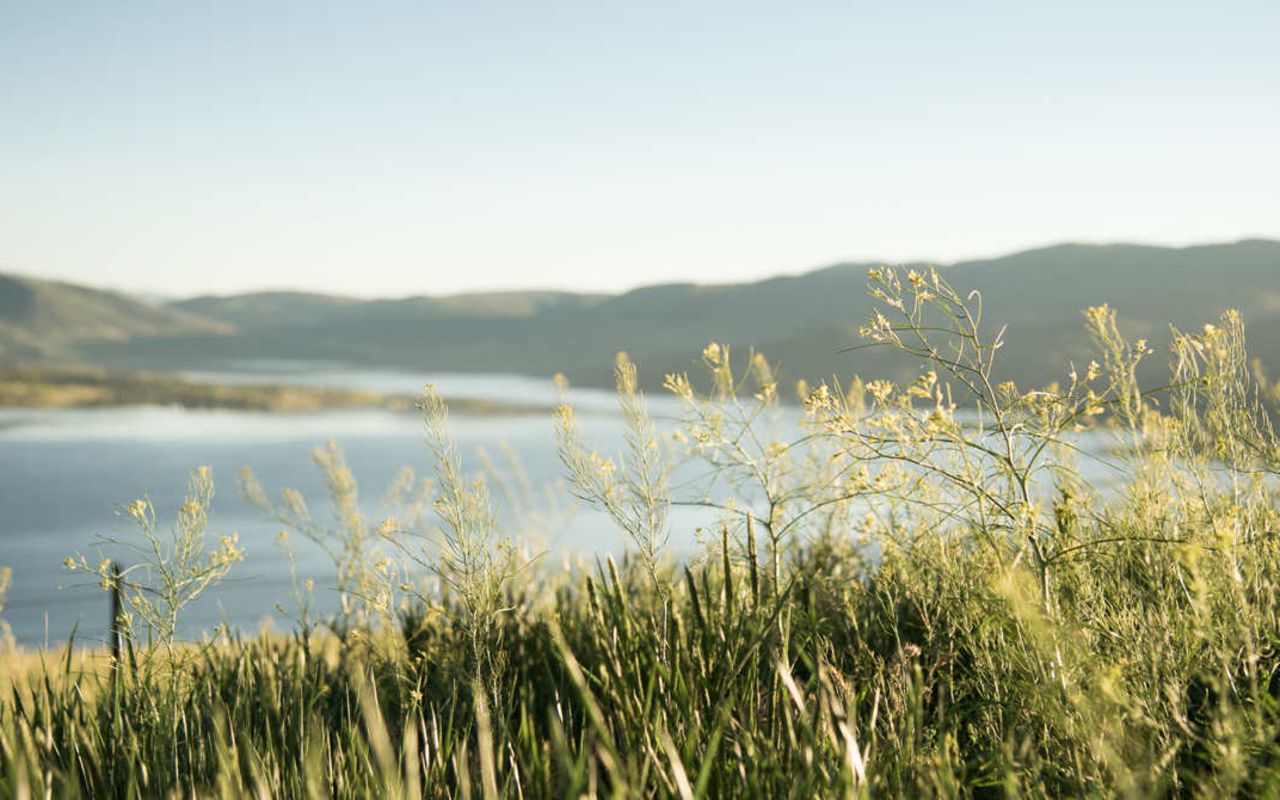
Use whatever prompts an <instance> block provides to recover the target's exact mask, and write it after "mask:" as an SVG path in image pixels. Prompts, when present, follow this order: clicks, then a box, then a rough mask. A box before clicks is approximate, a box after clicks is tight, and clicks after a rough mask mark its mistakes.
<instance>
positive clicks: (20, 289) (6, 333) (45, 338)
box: [0, 275, 232, 359]
mask: <svg viewBox="0 0 1280 800" xmlns="http://www.w3.org/2000/svg"><path fill="white" fill-rule="evenodd" d="M231 330H232V329H231V327H230V326H228V325H225V324H223V323H220V322H217V321H214V320H210V319H205V318H202V317H199V316H194V315H192V314H188V313H186V312H184V311H182V310H180V309H175V308H166V307H163V306H161V307H157V306H152V305H147V304H146V303H142V302H139V301H137V300H132V299H130V298H128V297H125V296H124V295H121V294H116V293H114V292H107V291H101V290H98V289H89V288H86V287H84V286H75V285H72V284H69V283H58V282H55V281H43V280H36V279H34V278H25V277H19V276H14V275H0V358H7V359H47V358H70V357H73V356H74V355H75V354H76V353H77V350H76V347H77V345H79V344H82V343H84V342H90V341H92V342H99V343H104V342H110V343H114V344H115V345H117V346H118V345H120V344H122V343H127V342H129V341H132V340H134V339H137V338H139V337H148V338H150V339H154V340H159V337H166V336H187V337H204V336H216V335H220V334H226V333H230V332H231Z"/></svg>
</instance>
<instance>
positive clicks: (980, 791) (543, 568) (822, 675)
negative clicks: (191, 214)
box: [0, 271, 1280, 798]
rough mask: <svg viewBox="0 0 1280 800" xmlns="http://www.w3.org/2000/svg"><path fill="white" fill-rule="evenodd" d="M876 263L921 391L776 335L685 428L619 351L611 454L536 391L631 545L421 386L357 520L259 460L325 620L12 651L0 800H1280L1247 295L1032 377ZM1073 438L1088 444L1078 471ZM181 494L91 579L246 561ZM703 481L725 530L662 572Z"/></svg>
mask: <svg viewBox="0 0 1280 800" xmlns="http://www.w3.org/2000/svg"><path fill="white" fill-rule="evenodd" d="M872 282H873V291H874V293H875V294H876V296H877V297H878V298H879V300H880V301H881V303H882V306H883V311H882V312H880V313H877V314H876V315H875V316H873V317H872V318H871V319H870V320H868V323H867V325H866V327H865V329H864V333H865V335H866V336H867V337H868V340H869V341H870V342H871V343H872V344H877V343H878V344H881V345H884V346H889V347H893V348H896V349H898V350H900V351H903V352H906V353H907V354H909V355H911V356H913V357H915V358H916V359H918V360H920V361H923V362H925V363H926V368H925V369H924V370H923V371H922V373H921V375H920V378H919V379H918V380H916V381H914V382H911V383H909V384H907V385H904V386H898V385H894V384H890V383H888V382H885V381H867V382H864V381H855V382H854V383H853V384H852V385H850V386H842V385H835V384H830V385H822V386H817V387H809V386H803V387H798V392H799V395H800V398H801V400H802V401H803V405H804V411H803V413H802V414H801V413H800V412H798V411H797V410H796V409H795V408H794V407H791V408H788V407H786V406H784V405H781V404H780V403H779V402H778V397H779V394H780V391H779V387H778V385H777V382H776V380H775V378H774V373H773V370H772V368H771V367H770V365H769V364H768V363H767V362H766V361H765V360H764V359H763V358H762V357H758V356H753V357H752V358H751V360H750V364H751V371H750V374H749V375H748V376H746V379H745V380H740V379H739V378H738V377H736V376H735V375H734V374H733V372H732V370H731V368H730V366H729V365H730V359H729V355H728V353H727V349H726V348H724V347H722V346H719V345H713V346H710V347H708V348H707V349H706V350H705V351H704V353H703V360H704V361H705V363H706V366H707V369H708V373H709V388H708V389H707V390H706V391H702V390H700V389H698V388H697V387H696V386H695V383H696V382H695V381H694V380H691V379H690V378H689V377H688V376H685V375H672V376H669V377H668V381H667V383H668V386H669V387H670V388H671V390H672V391H674V392H675V394H676V395H677V396H679V397H680V398H681V400H682V402H683V408H684V412H683V414H682V417H681V418H680V419H679V420H678V421H676V424H675V425H674V426H672V425H668V424H666V423H663V422H661V421H655V420H653V419H651V417H650V414H649V411H648V408H647V406H646V404H645V403H644V402H643V399H642V398H641V397H640V395H639V393H638V391H637V388H636V386H637V384H636V379H635V370H634V367H633V366H632V365H631V363H630V361H629V360H627V359H626V358H625V357H620V358H619V360H618V364H617V377H618V384H619V390H620V400H621V408H622V413H623V416H624V419H625V426H626V433H627V436H626V446H625V448H624V451H623V452H622V453H621V454H619V455H618V456H611V455H608V454H601V453H598V452H594V451H591V450H590V449H588V446H587V445H586V444H585V443H584V442H583V441H582V437H581V435H580V433H579V431H578V428H577V427H576V425H575V424H574V420H573V414H572V411H571V410H570V409H568V408H562V409H560V410H559V411H558V412H557V420H558V431H559V438H558V449H559V455H560V457H561V460H562V462H563V464H564V466H565V469H566V478H567V484H568V487H569V488H570V490H571V491H572V492H573V493H574V494H576V495H578V496H579V497H580V498H581V499H583V500H584V501H586V502H588V503H590V504H592V505H594V506H596V507H597V508H599V509H601V510H602V511H604V512H605V513H606V515H607V516H608V517H609V518H611V519H612V520H613V521H614V522H615V523H616V524H617V526H618V528H619V529H620V530H621V531H622V532H623V534H624V535H625V536H626V537H627V539H628V541H629V542H630V543H631V545H632V548H631V550H630V551H629V555H628V556H627V557H625V558H623V559H621V560H620V561H618V562H615V561H614V560H612V559H608V560H605V561H604V562H602V563H597V564H595V565H594V566H572V565H570V566H567V567H565V568H564V569H555V568H552V567H550V566H548V565H546V564H541V563H537V562H536V560H534V559H531V558H530V557H529V556H528V555H527V554H526V553H525V551H523V550H522V549H521V548H520V547H519V546H518V543H514V542H512V541H511V540H510V538H509V537H508V536H506V535H505V534H504V532H503V531H502V530H501V525H500V524H499V522H498V516H497V515H496V514H495V512H494V508H493V503H494V501H493V500H492V498H491V496H490V493H489V491H488V488H487V486H486V483H485V482H484V481H483V480H472V479H469V478H467V477H465V476H464V475H463V473H462V469H461V465H460V461H459V459H458V455H457V452H456V450H455V448H454V447H453V445H452V443H451V442H450V440H449V434H448V429H447V415H446V412H445V409H444V406H443V403H442V402H441V401H440V400H439V398H438V397H436V396H435V395H434V394H432V393H428V395H427V396H426V398H425V400H424V403H423V410H424V413H425V416H426V422H427V428H428V433H429V435H430V439H431V441H432V443H433V446H432V452H433V454H434V456H435V458H436V465H437V469H436V474H435V477H434V479H433V480H431V481H427V482H423V483H421V484H419V483H418V482H417V481H416V479H414V478H413V476H412V475H408V476H405V477H404V478H403V479H402V480H400V481H398V484H399V488H398V489H397V491H396V492H393V494H394V495H395V499H396V500H397V503H396V505H398V506H399V507H400V508H401V510H400V511H398V512H397V513H396V514H394V515H393V516H391V517H388V518H386V519H384V520H383V521H382V522H380V523H375V522H373V521H372V519H371V518H369V517H368V516H367V515H366V514H365V513H364V512H363V511H362V510H361V508H362V506H361V501H360V498H359V494H358V491H357V487H356V484H355V480H354V478H353V477H352V476H351V475H350V473H349V472H348V471H347V470H346V468H345V466H344V465H343V463H342V460H341V455H340V453H339V452H338V451H337V450H336V449H334V448H333V447H329V448H324V449H322V450H320V451H318V453H317V463H318V464H319V466H320V468H321V469H322V470H323V471H324V474H325V476H326V479H327V482H328V484H329V487H330V490H331V494H332V499H333V504H334V511H335V514H334V522H332V523H320V522H317V521H316V520H315V519H314V518H313V517H312V516H311V514H310V512H309V511H308V510H307V507H306V504H305V502H304V501H303V500H302V498H301V496H300V495H298V494H297V493H296V492H289V491H286V492H285V494H284V495H283V498H282V500H281V501H280V503H278V504H276V503H273V502H271V501H268V500H267V499H266V494H265V492H264V491H263V490H262V489H261V487H260V486H259V485H258V483H257V481H256V480H254V479H252V477H251V476H247V477H246V480H245V490H246V493H247V494H249V495H250V496H251V497H252V498H253V499H255V500H256V501H258V502H259V503H260V504H262V505H263V506H264V507H265V508H267V509H268V510H269V512H270V513H271V514H272V515H273V516H274V517H275V518H276V519H277V520H278V521H280V523H281V524H282V525H284V526H285V527H287V528H289V529H291V530H293V531H295V532H297V533H299V534H300V535H303V536H306V537H308V538H310V539H312V540H313V541H315V542H317V543H319V544H320V545H321V546H322V547H323V548H324V549H325V551H326V552H327V553H329V555H330V556H331V557H332V558H333V560H334V565H335V568H336V571H337V574H338V575H339V576H340V580H341V586H340V587H339V588H340V589H341V591H342V593H343V594H342V607H341V610H340V611H339V612H338V613H337V614H336V615H334V616H333V617H332V618H330V619H327V620H319V621H317V620H316V618H315V617H314V616H313V615H312V613H311V612H310V605H309V603H308V597H309V592H310V591H311V588H312V587H311V585H310V584H307V583H305V582H304V581H303V580H302V579H301V578H300V577H299V576H297V575H296V572H295V584H294V588H295V592H294V594H295V601H296V602H297V605H298V608H299V620H300V623H299V627H298V629H297V630H295V631H294V632H293V633H291V634H288V635H265V634H264V635H262V636H259V637H257V638H251V639H246V638H241V637H239V636H237V635H235V634H231V633H226V632H223V633H221V634H220V635H219V636H218V637H217V638H215V639H211V640H209V641H206V642H203V643H175V642H173V641H172V640H171V637H170V636H169V635H168V634H171V632H172V630H173V628H174V615H176V613H177V612H178V611H179V610H180V604H177V605H166V606H165V608H166V609H167V608H170V607H173V608H174V609H175V610H174V615H170V614H167V613H166V614H163V615H160V617H159V618H158V622H157V624H155V625H151V624H150V623H149V622H148V618H147V615H145V614H136V615H135V617H134V618H133V619H134V622H135V624H134V625H133V626H132V627H131V628H130V629H129V630H130V632H131V635H130V636H129V638H128V639H127V640H126V642H125V644H126V647H125V649H124V652H123V654H122V655H121V657H120V659H119V661H118V662H115V661H112V660H111V659H109V658H108V657H107V656H106V655H105V654H101V653H89V654H86V653H84V652H82V651H81V652H76V651H73V650H71V649H68V651H67V653H65V654H64V656H63V657H61V658H55V657H53V656H49V657H48V659H47V660H46V659H45V658H44V657H39V656H34V655H31V654H15V655H12V656H9V657H8V659H7V660H5V659H3V658H0V663H3V665H4V666H3V669H5V670H7V680H6V681H5V686H6V689H5V690H3V693H0V796H13V797H20V796H34V795H36V794H47V795H50V796H98V797H104V796H125V797H133V796H169V795H177V796H234V797H240V796H246V795H255V796H264V797H366V796H379V797H384V796H385V797H400V796H412V797H419V796H432V797H437V796H466V797H470V796H480V797H578V796H589V797H596V796H616V797H633V796H642V797H650V796H653V797H681V798H688V797H720V796H753V797H754V796H763V797H840V796H851V797H852V796H904V797H922V796H1012V797H1024V796H1029V797H1043V796H1064V795H1066V796H1081V795H1085V796H1101V797H1111V796H1118V797H1166V796H1203V797H1222V796H1255V795H1256V796H1274V795H1276V794H1277V793H1278V792H1280V744H1278V742H1280V739H1278V737H1280V680H1278V679H1277V669H1280V651H1278V649H1277V647H1278V646H1280V614H1278V611H1280V597H1278V596H1277V591H1278V589H1277V582H1276V577H1277V576H1278V575H1280V535H1277V534H1276V533H1275V531H1277V530H1280V528H1278V527H1277V525H1278V524H1280V520H1278V519H1277V516H1278V515H1277V506H1276V500H1277V494H1276V492H1277V482H1276V480H1275V476H1276V474H1277V470H1278V469H1280V447H1278V446H1277V439H1276V437H1275V435H1274V432H1273V431H1272V428H1271V422H1270V421H1271V419H1272V413H1271V411H1270V410H1269V406H1268V403H1269V402H1270V399H1269V398H1271V397H1272V396H1273V394H1274V392H1273V390H1272V387H1271V386H1270V385H1269V384H1268V383H1267V382H1266V380H1265V378H1263V377H1262V375H1261V373H1260V372H1259V371H1258V370H1256V369H1253V368H1251V366H1250V365H1249V363H1248V361H1247V359H1246V357H1245V351H1244V337H1243V323H1242V322H1241V321H1240V319H1239V317H1238V315H1234V314H1230V313H1228V314H1226V315H1224V316H1223V318H1222V319H1221V320H1219V322H1218V323H1217V324H1214V325H1209V326H1205V328H1203V329H1202V330H1200V331H1198V332H1196V333H1194V334H1188V333H1183V332H1180V331H1174V332H1173V334H1172V342H1171V347H1170V364H1171V372H1170V381H1169V383H1168V385H1167V386H1164V387H1161V389H1160V390H1159V391H1157V392H1149V391H1144V390H1143V389H1142V388H1140V387H1139V385H1138V383H1137V378H1136V375H1137V374H1138V365H1139V364H1140V362H1142V361H1143V360H1144V359H1146V358H1147V357H1148V356H1149V355H1150V354H1151V352H1152V348H1151V347H1149V346H1148V344H1147V343H1146V342H1141V341H1139V342H1129V341H1126V340H1125V339H1123V338H1122V337H1121V336H1120V334H1119V333H1118V328H1117V325H1116V321H1115V314H1114V313H1113V312H1112V311H1110V310H1109V309H1106V308H1105V307H1104V308H1098V309H1091V310H1090V311H1089V312H1088V313H1087V314H1086V324H1087V327H1088V329H1089V331H1090V333H1091V335H1092V336H1093V338H1094V341H1095V344H1096V348H1097V356H1096V359H1095V360H1094V361H1093V362H1091V363H1089V364H1083V365H1079V366H1078V367H1076V366H1069V367H1068V368H1067V369H1066V370H1065V371H1066V375H1065V376H1064V381H1063V382H1062V383H1061V384H1060V385H1055V386H1050V387H1046V388H1043V389H1036V390H1033V391H1026V390H1022V389H1019V388H1018V387H1016V386H1013V385H1012V384H1009V383H1006V382H1001V381H1000V380H998V369H997V367H998V359H997V355H998V352H999V350H1000V348H1001V344H1002V341H1001V336H1002V332H1001V333H997V334H996V335H995V336H988V335H987V328H986V324H985V323H984V322H983V320H982V314H981V306H980V301H979V300H978V299H976V298H969V297H963V296H961V295H959V294H957V293H956V292H955V291H953V290H952V289H951V288H950V287H948V286H947V285H946V284H945V282H943V281H941V280H940V279H939V278H938V276H937V275H934V274H922V273H916V272H910V273H896V272H892V271H876V272H874V273H873V274H872ZM798 417H799V418H798ZM1082 437H1097V438H1099V439H1102V440H1105V441H1107V442H1109V443H1110V446H1109V447H1108V448H1107V449H1106V455H1104V456H1102V457H1100V459H1099V460H1100V463H1098V464H1093V465H1089V464H1085V463H1084V459H1085V458H1086V456H1085V455H1084V451H1083V448H1082V447H1081V441H1082ZM1086 475H1095V476H1097V475H1104V476H1106V477H1105V479H1101V478H1096V477H1095V478H1094V479H1092V480H1090V479H1086ZM198 478H199V480H200V481H204V480H205V479H206V478H207V476H205V475H203V473H198ZM193 486H195V488H196V489H199V490H200V492H199V493H198V495H199V496H198V497H197V500H196V506H197V508H194V509H193V510H192V512H191V513H192V514H194V513H195V511H200V515H199V517H198V519H197V518H195V517H192V519H193V520H195V522H198V523H200V524H199V525H194V526H193V525H192V524H188V523H190V522H191V520H188V522H187V523H183V520H182V519H181V518H180V520H179V524H178V525H177V526H176V528H175V534H174V535H175V537H176V538H175V540H174V544H173V545H172V547H173V548H174V549H172V550H170V549H166V548H167V547H169V545H167V544H166V545H165V546H163V547H157V548H154V556H153V557H152V558H151V559H150V561H149V562H146V563H144V564H143V565H142V566H138V567H135V571H133V572H126V573H124V574H122V575H117V574H116V573H114V572H113V571H110V570H108V569H107V568H106V567H105V566H103V567H101V568H100V569H98V570H96V573H97V574H98V575H99V577H100V578H101V579H102V580H103V581H104V582H105V583H106V584H107V585H108V586H112V585H118V586H120V588H121V589H122V590H123V591H124V595H125V598H126V601H128V598H129V597H131V596H134V594H136V592H138V591H139V590H143V589H145V588H146V587H161V588H163V587H164V586H166V585H167V584H166V583H165V579H164V576H165V575H168V574H171V573H172V567H173V566H174V564H175V563H179V562H176V561H175V560H174V556H173V555H172V554H173V553H178V554H181V556H182V558H183V559H186V560H185V561H181V562H180V563H183V564H185V565H186V569H187V570H188V571H189V570H191V569H196V570H204V572H202V573H201V574H211V573H210V572H209V570H210V569H212V567H211V566H209V565H216V569H214V570H213V571H214V572H216V573H217V577H220V576H221V575H222V574H224V573H225V572H226V571H227V570H229V569H231V567H232V562H233V561H234V560H235V559H233V558H231V557H230V556H229V555H228V554H227V552H226V551H225V545H224V546H223V549H221V550H220V549H217V548H214V549H212V550H208V549H207V548H205V547H204V546H203V545H201V544H200V542H202V541H203V539H202V538H199V537H202V536H203V522H204V518H203V511H202V509H203V508H204V506H205V505H207V503H204V500H203V498H205V497H207V492H205V487H204V485H203V483H200V484H199V485H196V484H193ZM411 487H416V489H414V488H411ZM193 491H195V489H193ZM208 491H211V487H209V488H208ZM689 504H692V505H698V506H701V507H703V508H704V509H707V510H708V513H709V515H710V518H712V519H714V520H715V522H714V524H711V525H708V526H707V527H706V528H704V529H703V531H702V532H701V535H702V546H701V547H700V548H699V549H698V551H697V552H695V553H694V554H693V555H692V556H691V557H689V558H686V559H683V560H679V561H677V560H674V559H673V558H672V557H671V556H670V555H669V554H668V553H667V552H666V550H665V543H666V542H667V539H668V536H669V533H670V530H669V528H670V519H671V517H670V516H669V513H668V512H669V511H670V510H671V508H672V507H673V506H679V505H689ZM428 508H434V510H435V514H436V517H437V522H436V523H435V524H432V523H431V522H430V521H429V518H428V515H427V509H428ZM145 512H146V508H145V507H139V510H138V513H139V516H140V517H141V520H142V522H143V523H146V524H144V525H142V530H143V533H144V534H145V535H148V536H150V537H153V538H157V540H158V541H161V542H162V543H164V542H168V540H166V539H163V538H162V537H158V535H157V534H156V533H155V527H154V520H153V518H152V517H151V516H150V515H149V514H148V513H145ZM191 531H196V532H197V533H198V534H199V536H196V533H192V532H191ZM184 537H185V538H184ZM282 541H287V537H284V538H282ZM206 552H207V553H209V555H204V554H205V553H206ZM287 552H292V551H287ZM235 555H236V557H238V556H239V553H238V551H236V553H235ZM201 558H203V559H205V561H207V562H208V565H205V562H203V561H201V560H200V559H201ZM75 563H76V564H78V565H79V566H80V568H83V569H88V570H90V571H95V570H94V569H93V568H92V567H90V566H89V565H88V562H87V561H84V560H83V559H82V560H80V561H79V562H75ZM144 575H145V576H149V577H148V578H147V579H146V580H145V581H144V580H143V578H142V577H141V576H144ZM135 576H138V577H135ZM155 576H160V578H161V580H159V581H157V580H156V578H155ZM424 578H425V580H424ZM201 585H202V586H203V584H201ZM181 597H182V595H179V599H181Z"/></svg>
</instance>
